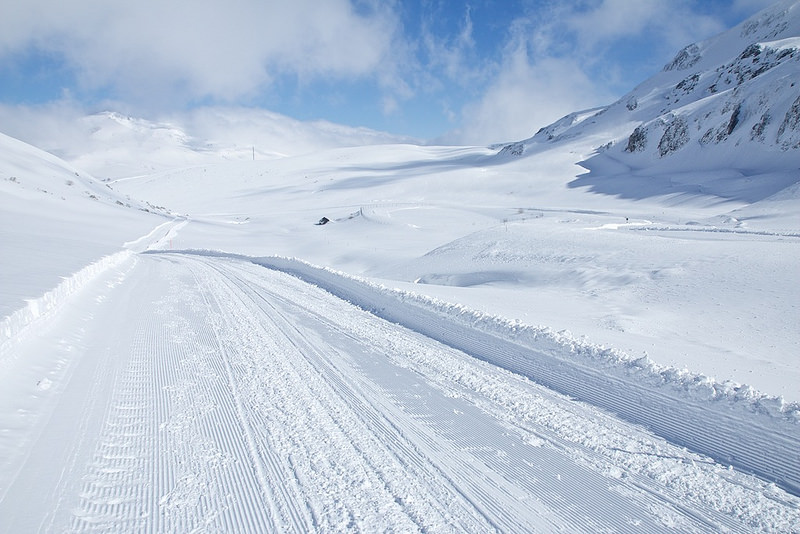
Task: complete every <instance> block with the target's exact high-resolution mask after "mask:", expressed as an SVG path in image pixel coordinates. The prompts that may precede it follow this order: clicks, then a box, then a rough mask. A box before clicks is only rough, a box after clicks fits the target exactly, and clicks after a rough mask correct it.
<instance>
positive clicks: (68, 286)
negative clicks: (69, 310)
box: [0, 250, 133, 366]
mask: <svg viewBox="0 0 800 534" xmlns="http://www.w3.org/2000/svg"><path fill="white" fill-rule="evenodd" d="M132 255H133V252H131V251H130V250H122V251H120V252H117V253H114V254H111V255H108V256H104V257H102V258H100V259H99V260H97V261H96V262H94V263H92V264H90V265H87V266H86V267H84V268H83V269H81V270H80V271H78V272H76V273H74V274H72V275H70V276H68V277H65V278H64V279H63V280H62V282H61V283H60V284H58V285H57V286H56V287H55V288H53V289H51V290H50V291H48V292H47V293H45V294H44V295H42V296H41V297H38V298H35V299H31V300H28V304H27V305H26V306H25V307H24V308H20V309H19V310H17V311H15V312H14V313H12V314H11V315H8V316H6V317H4V318H3V319H2V321H0V366H2V364H3V363H4V359H5V358H6V352H7V350H6V344H7V343H8V342H9V341H10V340H11V339H13V338H14V337H16V336H18V335H19V334H20V333H22V331H23V330H25V328H26V327H27V326H28V325H30V324H31V323H33V322H34V321H36V320H37V319H38V318H40V317H43V316H46V315H49V314H51V313H53V312H54V311H55V310H57V309H59V308H60V307H61V306H62V305H63V304H64V302H65V301H66V299H67V298H68V297H69V296H70V295H72V294H74V293H75V292H77V291H79V290H80V289H81V288H83V287H85V286H86V285H87V284H88V283H89V282H91V281H92V280H93V279H94V278H96V277H97V276H98V275H99V274H101V273H103V272H105V271H106V270H107V269H110V268H112V267H115V266H117V265H119V264H121V263H122V262H123V261H125V260H126V259H128V258H130V257H131V256H132Z"/></svg>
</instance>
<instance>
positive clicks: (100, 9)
mask: <svg viewBox="0 0 800 534" xmlns="http://www.w3.org/2000/svg"><path fill="white" fill-rule="evenodd" d="M397 31H398V27H397V23H396V20H395V19H394V16H393V14H392V13H391V12H390V11H388V10H384V9H382V8H379V7H378V8H375V9H372V10H366V11H365V10H364V9H362V10H360V11H357V10H356V9H355V8H354V7H353V5H352V4H351V3H350V2H349V1H348V0H326V1H325V2H316V1H313V0H295V1H293V2H274V1H261V0H215V1H202V2H196V1H192V0H137V1H136V2H116V1H108V0H73V1H70V2H63V1H61V0H26V2H18V3H12V6H10V7H9V6H6V7H5V8H4V10H3V17H2V18H0V55H2V54H13V53H14V52H16V51H22V50H25V48H26V47H29V46H36V47H38V48H39V49H40V50H42V51H45V52H49V53H53V54H57V55H60V56H61V57H63V59H64V60H65V61H66V63H67V64H68V65H69V66H70V67H72V68H73V69H74V70H75V72H76V73H77V75H78V79H79V82H80V83H81V84H82V85H83V87H84V89H97V88H104V87H111V88H113V89H114V90H115V93H116V94H117V95H119V96H121V97H125V98H130V99H133V100H135V101H139V102H141V101H145V102H152V101H154V102H159V101H165V103H166V102H168V101H169V100H170V99H178V100H180V99H184V100H185V99H203V98H209V97H210V98H212V99H217V100H223V101H224V100H234V99H237V98H240V97H243V96H248V95H251V94H254V93H255V92H256V91H258V90H260V89H263V88H264V87H265V86H266V85H267V84H269V83H270V81H271V80H273V79H274V78H275V77H276V76H280V75H290V76H296V77H298V78H299V79H300V80H301V81H302V80H313V79H315V78H317V77H333V78H346V77H369V76H376V73H378V75H377V76H376V78H377V79H378V80H379V81H381V80H383V81H387V80H390V79H391V77H392V76H391V74H386V73H391V72H392V70H393V69H395V65H394V64H393V63H396V62H398V61H402V60H403V58H402V57H398V55H397V48H396V47H393V43H394V42H395V40H396V39H397Z"/></svg>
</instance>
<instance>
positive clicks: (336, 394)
mask: <svg viewBox="0 0 800 534" xmlns="http://www.w3.org/2000/svg"><path fill="white" fill-rule="evenodd" d="M212 267H213V266H212ZM216 270H217V272H218V273H219V274H220V275H221V276H220V278H221V279H223V280H224V279H225V278H227V277H229V276H230V274H229V273H227V272H226V271H225V272H223V271H221V270H219V269H216ZM231 282H233V283H232V286H231V288H232V291H235V292H236V293H238V292H241V291H243V290H246V289H247V288H248V286H249V284H247V283H245V284H243V283H241V281H239V283H238V284H237V283H235V282H236V281H235V280H231ZM247 292H248V293H250V297H251V300H250V301H249V302H247V301H244V300H240V302H241V303H242V305H243V306H244V307H245V308H252V306H253V305H256V306H258V304H259V303H261V304H262V305H266V307H259V309H260V310H261V313H262V314H263V313H267V314H268V315H269V316H270V320H272V321H275V323H274V324H275V326H276V327H277V328H278V329H279V331H281V333H282V334H283V335H287V334H288V333H291V331H292V330H293V329H294V328H293V327H292V325H291V323H290V322H289V320H287V319H286V318H285V317H284V316H283V315H281V314H280V313H279V312H278V311H277V310H276V309H275V308H274V307H272V306H269V305H268V303H267V302H266V301H265V300H264V298H263V296H261V295H258V294H257V293H254V292H249V291H247ZM240 299H241V295H240ZM287 340H288V342H289V343H290V344H291V345H292V348H293V349H294V350H296V351H297V353H298V355H300V356H301V357H303V358H304V359H306V360H307V361H308V364H305V365H303V366H300V365H299V364H300V363H301V362H297V361H295V362H294V363H295V365H294V366H293V367H294V368H295V370H296V369H297V368H299V367H302V368H303V369H304V370H306V372H309V371H310V372H311V374H308V375H306V377H309V378H311V380H313V382H315V385H316V386H317V387H318V388H323V389H327V388H329V387H330V386H327V385H326V383H325V382H324V381H323V380H321V379H322V376H321V374H320V373H319V370H318V369H316V368H315V367H314V365H313V364H314V363H322V362H320V361H319V360H316V361H314V362H312V361H311V360H309V355H311V354H313V353H315V352H316V351H315V350H314V349H313V348H312V347H310V346H309V345H308V344H306V343H304V342H303V341H302V337H301V336H299V335H298V336H291V337H290V336H287ZM317 356H318V355H317ZM309 364H311V365H309ZM315 375H316V376H315ZM306 381H307V382H308V381H310V380H306ZM332 389H333V391H331V392H326V393H324V394H323V397H324V400H322V401H321V402H320V404H321V405H325V406H328V409H329V411H330V412H332V414H334V415H337V416H339V417H337V418H336V419H335V420H334V421H333V424H334V425H335V428H336V430H337V432H339V433H341V434H343V435H345V434H349V438H348V440H347V444H348V445H350V446H352V447H353V448H354V449H355V451H356V453H357V456H358V459H359V461H362V462H363V463H364V464H365V468H366V469H367V470H372V471H375V472H377V471H379V470H380V469H379V467H378V466H377V464H376V463H375V462H374V461H372V460H371V459H370V456H369V455H370V454H374V453H375V451H374V449H373V450H368V449H369V447H366V448H364V447H362V446H361V445H360V443H359V439H362V440H363V439H364V438H363V437H361V438H359V436H367V435H369V434H370V433H374V432H375V431H376V429H375V428H373V427H372V426H371V425H369V424H365V425H364V422H363V421H364V419H363V418H364V415H363V414H364V413H370V414H372V413H373V412H374V407H373V406H369V405H367V406H365V405H364V402H363V398H361V399H356V397H355V396H353V393H352V389H351V388H349V387H346V386H344V387H343V388H342V389H338V388H335V387H334V388H332ZM315 395H319V393H315ZM323 397H318V398H323ZM342 400H344V401H345V403H347V404H348V407H349V408H350V413H348V414H346V415H345V414H344V413H342V410H341V409H339V408H335V409H332V407H335V406H336V403H337V402H341V401H342ZM359 400H360V401H361V402H358V401H359ZM364 408H367V409H366V411H361V410H363V409H364ZM356 414H357V415H358V416H359V417H360V418H361V420H362V425H364V427H363V429H359V431H358V432H354V431H353V429H352V426H351V424H350V423H348V424H345V423H343V422H342V417H352V416H353V415H356ZM376 419H377V416H374V417H373V418H372V419H371V422H374V421H375V420H376ZM378 428H380V429H385V427H384V426H383V425H381V426H379V427H378ZM387 437H389V441H387V442H386V443H392V444H393V446H394V445H396V443H397V442H396V441H395V440H396V439H397V438H398V437H399V438H402V435H398V434H397V433H394V434H393V435H389V436H387ZM371 441H372V442H373V443H372V445H371V446H372V447H374V446H376V445H379V443H378V442H379V441H381V440H376V439H375V438H372V439H371ZM403 441H404V440H401V441H400V442H401V443H402V442H403ZM410 450H413V449H409V448H407V447H405V448H403V450H402V451H398V450H397V449H395V450H394V451H389V452H390V453H392V454H393V455H394V456H395V458H396V459H399V458H400V457H401V456H407V455H408V451H410ZM410 457H411V458H412V461H416V463H417V466H423V468H424V469H426V471H427V473H426V474H427V475H429V476H430V478H429V480H433V481H436V480H438V478H437V477H439V476H441V473H439V472H438V471H433V472H432V471H431V469H430V466H427V465H425V464H423V462H422V461H421V460H418V459H417V457H419V452H418V451H414V452H413V454H412V455H411V456H410ZM406 465H408V464H406ZM431 475H432V476H431ZM419 480H424V479H419ZM390 482H391V479H388V480H384V481H383V484H384V487H386V485H387V484H389V483H390ZM395 483H396V481H395ZM387 489H388V488H387ZM428 489H430V488H428ZM456 496H457V494H450V495H448V497H450V498H451V499H452V498H453V497H456ZM398 499H401V500H402V497H398V496H397V495H395V496H394V497H393V498H392V500H393V501H395V502H397V501H398ZM431 502H432V503H438V502H448V501H446V500H440V499H435V500H434V499H431ZM452 504H453V503H452V502H450V506H452ZM463 508H464V510H466V511H470V512H471V510H469V508H466V507H463ZM406 512H407V513H409V515H410V516H413V515H415V514H414V513H413V512H412V511H410V510H406ZM440 513H441V510H440ZM416 515H417V517H418V518H423V517H425V516H424V514H416ZM410 519H411V520H412V522H414V518H413V517H411V518H410ZM461 519H462V520H463V517H462V518H461ZM417 521H419V519H417ZM470 526H471V527H472V528H475V527H479V528H481V529H485V528H486V526H487V525H486V524H483V526H481V524H480V523H478V524H474V523H470V522H467V523H464V524H462V525H461V528H467V527H470ZM417 527H418V528H420V529H422V530H424V529H425V525H423V524H419V523H417Z"/></svg>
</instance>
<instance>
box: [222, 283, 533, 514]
mask: <svg viewBox="0 0 800 534" xmlns="http://www.w3.org/2000/svg"><path fill="white" fill-rule="evenodd" d="M218 271H219V270H218ZM219 272H220V274H222V275H223V276H228V277H230V276H231V275H230V274H229V273H224V272H222V271H219ZM236 280H237V281H239V282H240V283H239V284H238V287H239V288H240V289H244V288H248V287H252V285H253V284H252V283H251V282H249V281H246V280H244V279H243V278H241V277H236ZM251 296H252V298H253V301H254V302H256V303H257V304H258V305H259V307H260V308H261V309H262V310H264V312H266V313H267V314H269V315H271V316H272V317H273V318H274V319H275V324H276V326H277V327H278V328H279V329H280V330H281V332H282V333H283V334H284V335H287V338H289V341H290V342H291V343H292V344H293V345H294V346H295V347H296V348H297V350H298V352H299V353H300V354H301V355H302V356H303V357H304V358H305V359H306V360H307V361H308V362H309V364H311V365H312V367H314V368H317V369H319V370H324V376H325V378H326V379H327V381H328V383H329V384H330V385H331V386H332V388H333V390H334V391H335V393H336V395H338V396H339V398H341V399H342V400H343V401H345V403H347V404H348V406H349V407H350V409H351V411H352V413H353V414H356V415H358V416H359V418H360V419H361V421H362V423H363V424H364V427H365V428H367V429H369V431H370V432H372V433H374V434H376V435H378V434H380V435H381V436H383V439H380V440H379V441H382V442H384V443H391V444H392V448H393V449H394V450H393V451H389V452H392V453H393V455H394V457H395V458H396V459H398V460H399V461H401V462H402V463H404V464H405V465H406V466H410V464H411V463H414V464H415V466H416V468H417V469H422V470H423V472H425V474H426V475H428V477H430V479H431V480H436V479H437V478H442V477H444V479H445V480H447V481H448V482H449V483H451V484H452V483H453V481H452V479H450V477H449V476H448V475H447V474H446V473H445V472H443V471H442V470H440V469H438V468H437V467H435V466H431V465H428V464H427V463H425V462H423V461H422V460H421V458H420V451H419V447H415V446H414V445H413V444H409V443H407V436H406V434H407V430H406V432H405V433H404V431H403V430H401V429H399V428H398V427H397V426H395V425H392V428H391V429H390V426H389V425H388V424H387V421H386V419H385V417H382V416H380V415H378V414H379V413H382V412H381V411H379V410H378V409H377V407H376V405H375V404H374V403H369V402H367V401H366V398H365V396H364V394H360V395H357V394H356V390H355V389H354V388H353V387H352V386H348V385H347V384H346V382H345V380H344V379H343V375H342V373H341V372H340V371H339V370H338V369H336V367H335V366H334V365H333V364H332V361H331V359H330V358H326V357H325V356H323V355H322V354H321V353H320V352H319V351H318V350H317V349H315V348H314V347H313V346H312V345H310V344H309V343H307V342H306V341H305V339H304V336H305V335H306V333H304V332H301V331H300V330H298V329H297V328H296V327H295V326H294V325H293V323H292V321H291V319H290V318H288V317H287V316H286V315H284V314H283V313H281V312H280V311H279V310H278V308H276V307H275V306H274V305H272V304H270V301H269V299H268V298H267V297H265V296H264V295H263V294H261V293H259V292H258V291H255V290H252V291H251ZM269 298H273V299H276V300H279V301H282V302H283V303H284V304H285V305H292V303H291V302H290V301H287V300H284V299H283V298H282V297H280V296H278V295H276V294H273V293H270V294H269ZM337 355H338V356H339V357H341V356H342V355H341V354H337ZM350 377H351V378H353V377H352V376H350ZM360 385H361V386H368V384H365V383H364V382H363V381H361V383H360ZM389 424H391V423H389ZM340 429H341V430H345V428H344V427H343V426H341V425H340ZM432 444H434V443H428V447H427V448H428V449H429V450H430V449H431V447H430V445H432ZM356 447H357V445H356ZM358 452H359V454H361V455H362V456H363V458H364V460H365V462H367V463H368V464H370V468H372V469H375V470H377V469H378V466H376V465H374V464H373V463H372V462H371V461H370V458H369V456H368V452H367V451H366V450H363V449H359V450H358ZM437 452H440V453H441V451H437ZM428 457H429V458H430V457H431V455H430V454H429V455H428ZM464 467H465V468H466V469H468V470H469V469H470V466H468V465H464ZM453 491H457V490H453ZM481 491H482V490H481ZM458 493H459V494H460V495H459V496H460V497H463V498H465V499H467V501H468V502H469V503H470V504H471V505H472V506H474V507H475V508H476V509H477V510H480V508H481V506H480V505H478V504H476V502H475V501H474V500H471V499H469V497H467V496H466V495H464V494H463V493H462V492H458ZM453 496H454V495H449V496H448V497H450V498H451V499H452V497H453ZM440 497H441V496H440ZM484 501H489V499H488V496H487V495H484ZM437 502H439V501H438V500H437ZM459 504H460V503H459ZM451 506H452V501H451ZM462 509H463V510H465V511H466V510H467V509H466V508H463V506H462ZM498 511H499V512H501V513H500V514H498V513H497V512H498ZM481 515H482V516H483V517H484V518H485V519H486V520H487V521H488V522H489V524H491V525H492V526H494V527H495V528H505V529H513V528H519V525H517V524H513V523H508V522H507V521H505V520H503V519H502V517H503V516H509V515H510V514H508V510H505V509H502V508H501V509H499V510H494V513H492V514H489V515H487V514H484V513H482V514H481ZM493 517H494V519H493ZM498 517H500V518H501V519H499V520H498V519H497V518H498ZM417 526H419V527H423V526H424V525H421V524H418V525H417ZM466 526H467V525H463V524H462V525H461V527H466Z"/></svg>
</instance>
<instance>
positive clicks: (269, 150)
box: [0, 107, 413, 180]
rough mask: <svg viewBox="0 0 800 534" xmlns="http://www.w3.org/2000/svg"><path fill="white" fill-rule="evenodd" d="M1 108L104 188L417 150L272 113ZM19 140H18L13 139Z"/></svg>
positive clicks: (10, 121)
mask: <svg viewBox="0 0 800 534" xmlns="http://www.w3.org/2000/svg"><path fill="white" fill-rule="evenodd" d="M27 113H28V114H29V115H30V116H26V115H25V114H22V116H21V117H20V116H18V115H12V114H9V111H8V110H6V109H3V108H0V119H2V121H3V122H4V124H5V127H6V128H7V129H6V130H4V133H6V134H9V135H13V136H14V137H16V138H18V139H22V140H26V141H28V142H29V143H33V144H36V145H37V146H38V147H40V148H43V149H45V150H48V151H50V152H51V153H53V154H56V155H58V156H59V157H61V158H62V159H64V160H65V161H68V162H69V163H70V164H71V165H74V166H75V167H78V168H80V169H83V170H85V171H87V172H89V173H91V174H92V175H94V176H95V177H97V178H98V179H100V180H107V179H115V178H123V177H129V176H140V175H144V174H150V173H153V172H157V171H162V170H166V169H174V168H178V167H190V166H197V165H208V164H214V163H220V162H225V161H243V160H252V159H259V160H264V159H275V158H279V157H285V156H296V155H301V154H306V153H309V152H315V151H320V150H326V149H330V148H337V147H342V146H366V145H374V144H385V143H397V142H413V141H412V140H411V139H407V138H403V137H399V136H392V135H389V134H385V133H382V132H376V131H373V130H369V129H367V128H352V127H346V126H341V125H337V124H333V123H330V122H326V121H313V122H301V121H298V120H295V119H292V118H289V117H286V116H283V115H280V114H277V113H272V112H269V111H265V110H258V109H247V108H234V107H209V108H198V109H194V110H191V111H188V112H185V113H181V114H176V115H175V116H173V117H167V118H165V119H163V120H155V121H154V120H147V119H142V118H137V117H131V116H127V115H123V114H121V113H116V112H102V113H96V114H93V115H87V116H82V115H79V114H77V112H76V111H74V110H60V109H59V110H54V111H53V112H52V114H51V115H50V116H46V117H42V116H41V113H46V110H43V111H34V110H28V112H27ZM12 132H13V133H12Z"/></svg>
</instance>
